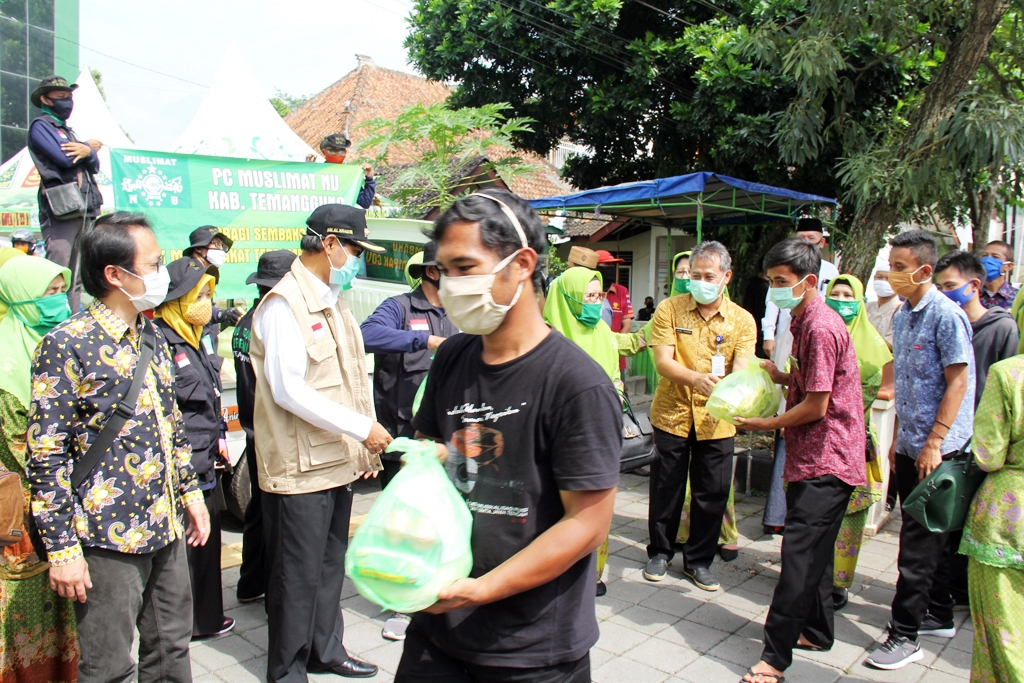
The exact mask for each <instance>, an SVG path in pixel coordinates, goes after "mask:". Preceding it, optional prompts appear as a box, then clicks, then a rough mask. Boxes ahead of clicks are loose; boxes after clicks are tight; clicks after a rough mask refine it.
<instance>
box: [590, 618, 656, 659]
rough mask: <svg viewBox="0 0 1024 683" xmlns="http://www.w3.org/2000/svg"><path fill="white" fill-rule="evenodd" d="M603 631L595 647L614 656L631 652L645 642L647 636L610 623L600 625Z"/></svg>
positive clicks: (603, 622) (600, 623)
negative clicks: (627, 651)
mask: <svg viewBox="0 0 1024 683" xmlns="http://www.w3.org/2000/svg"><path fill="white" fill-rule="evenodd" d="M598 626H599V627H600V629H601V637H600V638H599V639H598V641H597V645H595V646H594V647H597V648H600V649H602V650H605V651H607V652H611V653H612V654H616V655H621V654H622V653H623V652H625V651H626V650H631V649H633V648H634V647H636V646H637V645H639V644H640V643H642V642H643V641H645V640H647V636H646V635H645V634H643V633H640V632H639V631H634V630H632V629H628V628H626V627H625V626H620V625H619V624H613V623H612V622H610V621H602V622H599V623H598Z"/></svg>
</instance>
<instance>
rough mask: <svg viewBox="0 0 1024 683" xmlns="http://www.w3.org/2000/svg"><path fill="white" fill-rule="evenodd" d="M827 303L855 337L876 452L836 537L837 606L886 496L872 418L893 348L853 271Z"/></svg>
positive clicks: (831, 289) (836, 284)
mask: <svg viewBox="0 0 1024 683" xmlns="http://www.w3.org/2000/svg"><path fill="white" fill-rule="evenodd" d="M825 303H826V304H828V305H829V307H831V308H832V309H833V310H834V311H835V312H836V313H838V314H839V315H840V316H842V318H843V321H844V322H846V329H847V330H849V332H850V339H851V340H852V341H853V350H854V352H855V353H856V354H857V366H858V368H859V369H860V386H861V391H862V392H863V394H864V424H866V425H867V426H868V436H869V438H868V448H870V449H871V452H872V456H873V457H872V458H871V459H870V460H868V461H867V463H866V467H867V476H868V484H867V486H858V487H857V488H855V489H854V490H853V493H852V494H850V504H849V505H848V506H847V507H846V516H845V517H843V525H842V526H841V527H840V528H839V536H838V537H837V538H836V555H835V567H834V570H833V571H834V575H833V581H832V587H833V589H832V590H833V593H832V599H833V601H834V602H835V606H836V609H841V608H842V607H843V606H845V605H846V601H847V599H848V597H847V595H848V589H849V588H850V586H851V585H852V584H853V577H854V573H855V572H856V569H857V556H858V555H859V554H860V548H861V545H863V543H864V525H865V523H866V522H867V519H868V509H869V508H870V507H871V505H872V504H873V503H874V502H875V501H878V500H880V499H881V498H882V472H881V469H880V466H879V462H878V457H877V455H876V451H877V448H878V437H877V435H876V433H875V429H874V427H873V426H872V424H871V404H873V403H874V402H875V397H876V396H878V390H879V389H880V388H881V387H882V372H883V369H884V368H885V366H886V365H888V364H889V363H892V352H891V351H889V347H888V346H886V344H885V340H884V339H882V336H881V335H880V334H878V332H877V331H876V330H875V328H874V326H873V325H872V324H871V321H870V320H868V314H867V310H866V306H865V305H864V285H863V284H861V281H860V280H858V279H857V278H855V277H854V276H852V275H840V276H839V277H837V278H836V279H834V280H832V282H830V283H829V285H828V289H827V290H826V291H825Z"/></svg>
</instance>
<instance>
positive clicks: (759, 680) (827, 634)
mask: <svg viewBox="0 0 1024 683" xmlns="http://www.w3.org/2000/svg"><path fill="white" fill-rule="evenodd" d="M820 262H821V257H820V256H819V254H818V249H817V247H815V246H814V245H812V244H808V243H807V242H805V241H803V240H801V239H799V238H794V239H788V240H784V241H782V242H780V243H779V244H777V245H775V246H774V247H773V248H772V249H771V251H769V252H768V254H767V255H766V256H765V257H764V267H765V270H766V271H767V272H768V278H769V280H770V282H771V289H770V290H769V297H770V298H771V300H772V301H773V302H775V304H776V305H777V306H778V307H779V308H780V309H783V308H788V309H792V321H791V322H790V330H791V331H792V333H793V351H792V356H790V359H789V366H790V367H789V368H787V370H788V372H780V371H779V369H778V368H776V367H775V365H774V364H773V363H772V362H771V361H764V362H762V363H761V365H762V367H764V368H765V369H766V370H767V371H768V373H769V374H770V375H771V376H772V380H773V381H775V382H776V383H777V384H781V385H783V386H788V387H789V395H788V400H787V409H786V412H785V413H783V414H782V415H781V416H779V417H774V418H767V419H762V418H757V419H738V420H737V421H738V422H740V423H741V426H742V427H743V428H744V429H750V430H756V431H770V430H775V429H785V430H786V467H785V470H784V471H783V475H782V478H783V479H784V480H785V481H787V482H788V483H789V486H788V488H787V490H786V505H787V508H788V511H787V513H786V538H785V542H784V543H783V544H782V572H781V574H780V575H779V583H778V584H777V585H776V587H775V595H774V596H773V597H772V605H771V608H770V609H769V610H768V617H767V619H766V621H765V625H764V652H763V653H762V655H761V661H759V662H758V663H757V664H755V665H754V666H753V667H751V668H750V670H749V671H748V672H747V675H746V676H744V677H743V680H744V681H750V682H752V683H776V681H778V680H781V676H782V672H784V671H785V670H786V669H787V668H788V667H789V665H790V664H792V663H793V648H794V647H797V646H799V647H802V648H805V649H812V650H828V649H830V648H831V647H832V643H833V642H834V640H835V629H834V624H833V602H832V565H833V559H834V548H835V543H836V536H838V535H839V527H840V525H842V522H843V515H844V514H845V512H846V506H847V503H849V501H850V494H851V493H852V492H853V489H854V487H856V486H863V485H866V484H867V473H866V471H865V467H864V455H865V445H866V444H865V441H866V435H867V434H866V431H865V429H864V402H863V399H862V397H861V386H860V372H859V371H858V369H857V356H856V353H855V352H854V349H853V342H852V341H851V340H850V333H849V332H847V330H846V323H844V322H843V319H842V318H841V317H839V314H838V313H836V312H835V311H833V310H832V309H831V308H829V307H828V306H826V305H825V302H824V301H823V300H822V298H821V297H820V296H819V295H818V288H817V284H818V283H817V278H818V268H819V266H820Z"/></svg>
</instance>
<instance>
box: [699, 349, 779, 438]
mask: <svg viewBox="0 0 1024 683" xmlns="http://www.w3.org/2000/svg"><path fill="white" fill-rule="evenodd" d="M706 408H707V411H708V413H710V414H711V417H714V418H716V419H718V420H725V421H726V422H728V423H729V424H733V425H735V424H739V423H737V422H736V418H737V417H743V418H748V417H771V416H773V415H775V413H776V412H778V410H779V389H778V387H776V386H775V383H774V382H772V378H771V376H770V375H769V374H768V371H767V370H765V369H764V368H762V367H761V361H760V359H758V358H754V357H753V356H751V357H750V358H748V359H747V367H745V368H744V369H742V370H737V371H736V372H733V373H731V374H728V375H726V376H725V377H723V378H722V380H721V381H719V382H718V384H716V385H715V388H714V389H713V390H712V391H711V396H709V397H708V402H707V406H706Z"/></svg>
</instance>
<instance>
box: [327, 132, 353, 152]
mask: <svg viewBox="0 0 1024 683" xmlns="http://www.w3.org/2000/svg"><path fill="white" fill-rule="evenodd" d="M351 144H352V141H351V140H349V139H348V138H347V137H345V136H344V135H343V134H342V133H334V134H333V135H328V136H327V137H325V138H324V139H323V140H321V141H320V149H323V148H324V147H333V148H334V149H348V148H349V146H350V145H351Z"/></svg>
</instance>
